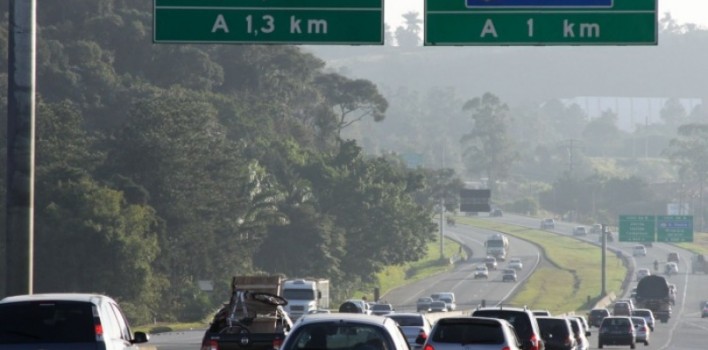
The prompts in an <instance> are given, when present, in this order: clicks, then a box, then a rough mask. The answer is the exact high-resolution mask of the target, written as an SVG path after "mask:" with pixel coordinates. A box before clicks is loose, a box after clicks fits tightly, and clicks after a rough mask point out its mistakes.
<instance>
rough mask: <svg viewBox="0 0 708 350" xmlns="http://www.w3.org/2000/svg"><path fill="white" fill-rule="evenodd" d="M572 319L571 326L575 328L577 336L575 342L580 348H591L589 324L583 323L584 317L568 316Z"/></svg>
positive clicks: (580, 349) (584, 349) (569, 319)
mask: <svg viewBox="0 0 708 350" xmlns="http://www.w3.org/2000/svg"><path fill="white" fill-rule="evenodd" d="M566 318H567V319H568V321H570V327H571V328H572V329H573V336H574V337H575V343H576V344H577V349H578V350H588V349H589V348H590V341H589V340H588V337H589V336H590V330H589V329H588V328H587V325H585V324H583V321H582V320H585V318H583V317H573V316H570V317H566Z"/></svg>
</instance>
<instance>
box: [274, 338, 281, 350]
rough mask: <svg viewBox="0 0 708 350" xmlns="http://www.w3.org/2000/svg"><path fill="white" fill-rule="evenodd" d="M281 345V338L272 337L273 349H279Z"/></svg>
mask: <svg viewBox="0 0 708 350" xmlns="http://www.w3.org/2000/svg"><path fill="white" fill-rule="evenodd" d="M281 345H283V338H280V337H278V338H275V339H273V350H278V349H280V346H281Z"/></svg>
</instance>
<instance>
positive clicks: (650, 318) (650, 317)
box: [632, 309, 656, 332]
mask: <svg viewBox="0 0 708 350" xmlns="http://www.w3.org/2000/svg"><path fill="white" fill-rule="evenodd" d="M632 317H642V318H644V320H645V321H646V322H647V326H649V329H650V330H651V331H652V332H653V331H654V324H656V319H654V313H653V312H651V310H649V309H634V310H632Z"/></svg>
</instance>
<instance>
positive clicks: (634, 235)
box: [619, 215, 656, 242]
mask: <svg viewBox="0 0 708 350" xmlns="http://www.w3.org/2000/svg"><path fill="white" fill-rule="evenodd" d="M655 224H656V217H654V216H653V215H620V217H619V241H620V242H654V241H656V239H655V238H654V232H655Z"/></svg>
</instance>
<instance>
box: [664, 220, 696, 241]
mask: <svg viewBox="0 0 708 350" xmlns="http://www.w3.org/2000/svg"><path fill="white" fill-rule="evenodd" d="M656 231H657V238H658V241H659V242H672V243H678V242H693V216H690V215H669V216H659V217H657V218H656Z"/></svg>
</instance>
